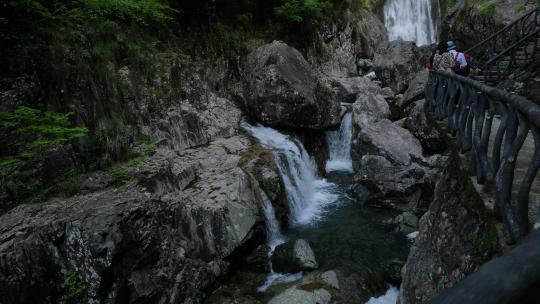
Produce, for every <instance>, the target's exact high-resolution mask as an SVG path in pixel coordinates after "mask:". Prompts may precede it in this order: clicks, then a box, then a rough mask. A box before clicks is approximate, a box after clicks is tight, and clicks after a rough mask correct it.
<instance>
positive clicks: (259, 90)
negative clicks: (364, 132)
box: [243, 41, 340, 130]
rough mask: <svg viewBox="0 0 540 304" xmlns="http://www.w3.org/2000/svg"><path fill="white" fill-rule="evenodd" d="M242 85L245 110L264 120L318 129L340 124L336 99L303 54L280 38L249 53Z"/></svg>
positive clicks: (263, 121) (265, 121)
mask: <svg viewBox="0 0 540 304" xmlns="http://www.w3.org/2000/svg"><path fill="white" fill-rule="evenodd" d="M243 85H244V99H245V107H246V110H247V111H248V113H249V115H250V116H252V117H254V118H255V119H257V120H258V121H260V122H262V123H263V124H266V125H269V126H272V127H285V128H308V129H317V130H322V129H326V128H329V127H332V126H335V125H338V124H339V118H340V117H339V114H340V104H339V102H338V101H337V100H336V99H335V98H334V97H333V96H332V94H331V91H330V90H329V89H328V88H327V87H326V86H324V85H323V83H322V82H321V81H320V79H319V78H318V76H317V75H316V74H315V72H314V71H313V69H312V68H311V66H310V65H309V64H308V62H307V61H306V60H305V59H304V57H303V56H302V54H300V52H298V51H297V50H296V49H294V48H292V47H289V46H288V45H287V44H285V43H283V42H279V41H274V42H272V43H270V44H267V45H264V46H262V47H260V48H258V49H257V50H255V51H254V52H253V53H251V54H249V55H248V57H247V62H246V68H245V73H244V79H243Z"/></svg>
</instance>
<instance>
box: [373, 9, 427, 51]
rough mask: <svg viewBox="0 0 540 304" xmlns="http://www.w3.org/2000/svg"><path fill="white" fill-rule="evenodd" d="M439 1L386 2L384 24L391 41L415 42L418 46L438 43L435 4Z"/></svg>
mask: <svg viewBox="0 0 540 304" xmlns="http://www.w3.org/2000/svg"><path fill="white" fill-rule="evenodd" d="M434 1H437V0H386V3H385V4H384V8H383V11H384V24H385V25H386V28H387V29H388V34H389V36H390V37H389V38H390V41H393V40H405V41H414V42H416V44H417V45H426V44H432V43H435V42H436V41H437V28H436V25H435V18H433V17H434V16H433V2H434Z"/></svg>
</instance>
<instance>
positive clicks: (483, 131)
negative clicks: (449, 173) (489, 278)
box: [426, 71, 540, 241]
mask: <svg viewBox="0 0 540 304" xmlns="http://www.w3.org/2000/svg"><path fill="white" fill-rule="evenodd" d="M426 100H427V104H428V109H429V110H430V111H432V112H434V113H435V115H436V116H437V118H438V119H441V120H443V119H446V120H447V121H446V131H447V132H449V133H450V134H452V135H453V136H455V138H456V144H457V147H458V149H459V150H460V151H461V152H470V157H469V159H470V166H469V170H470V174H471V175H472V176H476V178H477V182H478V183H479V184H485V183H492V184H493V185H494V194H495V202H496V205H497V206H496V207H497V208H499V210H500V211H501V215H502V218H503V221H504V223H505V226H506V228H507V230H508V232H509V234H510V236H511V237H512V239H514V240H515V241H519V240H521V239H523V238H524V237H525V236H526V235H527V233H528V232H529V229H530V223H529V196H530V192H531V186H532V184H533V181H534V179H535V177H536V174H537V172H538V170H539V168H540V106H539V105H537V104H535V103H533V102H532V101H530V100H528V99H526V98H524V97H522V96H519V95H516V94H509V93H507V92H505V91H502V90H499V89H497V88H494V87H490V86H486V85H484V84H482V83H481V82H478V81H475V80H473V79H470V78H465V77H462V76H459V75H456V74H453V73H449V72H442V71H432V72H430V78H429V81H428V84H427V86H426ZM496 116H500V117H498V118H496ZM494 119H498V120H500V124H499V126H498V128H497V130H496V135H495V137H494V138H492V143H491V144H490V136H491V134H492V128H493V125H494ZM493 131H495V130H493ZM529 132H531V133H532V137H533V139H534V154H533V155H532V158H531V160H530V163H529V166H528V169H527V172H526V174H525V175H524V176H523V177H522V180H521V183H520V184H519V187H518V189H517V194H516V195H514V196H515V199H513V198H512V190H513V189H512V188H513V187H512V186H513V184H514V182H517V180H515V179H516V176H515V174H514V171H515V166H516V160H517V157H518V154H519V152H520V151H521V149H522V147H523V143H524V141H525V139H526V138H527V136H528V134H529ZM488 151H490V153H489V155H488ZM501 152H502V153H501ZM520 178H521V177H520ZM537 222H540V219H539V220H537Z"/></svg>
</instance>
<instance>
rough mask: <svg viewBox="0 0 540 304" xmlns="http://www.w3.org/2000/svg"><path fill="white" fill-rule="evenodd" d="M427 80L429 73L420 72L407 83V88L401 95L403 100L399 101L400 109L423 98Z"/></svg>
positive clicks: (426, 71) (425, 71)
mask: <svg viewBox="0 0 540 304" xmlns="http://www.w3.org/2000/svg"><path fill="white" fill-rule="evenodd" d="M428 79H429V71H428V70H422V71H420V72H419V73H418V74H416V76H414V78H413V79H412V80H411V82H410V83H409V87H408V88H407V90H406V91H405V93H403V98H402V99H401V102H400V103H401V104H400V107H401V109H406V108H408V107H409V105H410V104H411V103H413V102H415V101H417V100H420V99H423V98H425V96H426V95H425V89H426V84H427V82H428Z"/></svg>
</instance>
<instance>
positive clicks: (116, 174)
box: [109, 167, 131, 186]
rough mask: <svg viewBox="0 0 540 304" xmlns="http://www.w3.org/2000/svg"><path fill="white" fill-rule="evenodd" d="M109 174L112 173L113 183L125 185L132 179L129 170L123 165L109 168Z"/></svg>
mask: <svg viewBox="0 0 540 304" xmlns="http://www.w3.org/2000/svg"><path fill="white" fill-rule="evenodd" d="M109 174H110V175H111V178H112V180H113V183H114V184H115V185H117V186H121V185H124V184H126V183H127V182H128V181H130V180H131V175H130V174H129V172H127V171H126V170H125V169H123V168H121V167H112V168H111V169H109Z"/></svg>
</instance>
